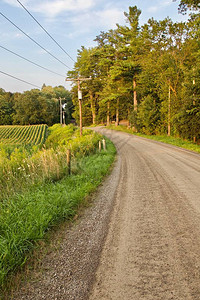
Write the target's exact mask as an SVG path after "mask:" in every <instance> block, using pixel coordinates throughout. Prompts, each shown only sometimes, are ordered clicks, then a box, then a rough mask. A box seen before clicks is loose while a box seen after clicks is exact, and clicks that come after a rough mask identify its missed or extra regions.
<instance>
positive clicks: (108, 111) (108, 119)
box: [106, 101, 110, 126]
mask: <svg viewBox="0 0 200 300" xmlns="http://www.w3.org/2000/svg"><path fill="white" fill-rule="evenodd" d="M106 125H107V126H109V125H110V102H109V101H108V104H107V122H106Z"/></svg>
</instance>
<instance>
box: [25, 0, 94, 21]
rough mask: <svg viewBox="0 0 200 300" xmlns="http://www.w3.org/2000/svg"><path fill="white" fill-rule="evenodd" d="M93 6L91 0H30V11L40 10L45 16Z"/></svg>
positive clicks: (53, 15)
mask: <svg viewBox="0 0 200 300" xmlns="http://www.w3.org/2000/svg"><path fill="white" fill-rule="evenodd" d="M93 6H94V1H93V0H56V1H42V2H41V1H40V2H39V3H35V1H34V2H32V5H31V6H30V7H31V9H32V11H35V12H40V13H42V14H44V15H45V16H47V17H50V18H52V17H56V16H58V15H59V14H60V13H63V12H81V11H84V10H88V9H90V8H92V7H93Z"/></svg>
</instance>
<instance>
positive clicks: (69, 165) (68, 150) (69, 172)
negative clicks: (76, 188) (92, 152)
mask: <svg viewBox="0 0 200 300" xmlns="http://www.w3.org/2000/svg"><path fill="white" fill-rule="evenodd" d="M67 166H68V174H69V175H70V174H71V150H70V149H67Z"/></svg>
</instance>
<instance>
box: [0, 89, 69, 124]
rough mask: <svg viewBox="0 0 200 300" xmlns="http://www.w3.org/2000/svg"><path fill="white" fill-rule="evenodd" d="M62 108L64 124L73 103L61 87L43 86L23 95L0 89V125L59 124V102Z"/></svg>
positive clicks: (67, 119) (67, 92) (66, 121)
mask: <svg viewBox="0 0 200 300" xmlns="http://www.w3.org/2000/svg"><path fill="white" fill-rule="evenodd" d="M59 98H61V99H62V104H63V105H64V104H65V105H64V107H63V108H62V111H64V112H65V123H66V124H68V123H70V120H71V118H72V111H73V103H72V98H71V94H70V92H69V91H68V90H66V89H65V88H64V87H63V86H57V87H51V86H46V85H45V84H44V85H43V87H42V89H41V90H39V89H32V90H30V91H25V92H23V93H11V92H5V91H4V90H3V89H0V125H29V124H31V125H33V124H47V125H49V126H51V125H53V124H55V123H59V122H60V101H59ZM63 122H64V120H63Z"/></svg>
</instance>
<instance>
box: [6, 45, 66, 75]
mask: <svg viewBox="0 0 200 300" xmlns="http://www.w3.org/2000/svg"><path fill="white" fill-rule="evenodd" d="M0 48H2V49H4V50H6V51H8V52H10V53H12V54H14V55H16V56H18V57H20V58H22V59H24V60H26V61H28V62H29V63H31V64H33V65H35V66H37V67H40V68H42V69H44V70H46V71H49V72H51V73H54V74H56V75H58V76H61V77H65V76H64V75H61V74H59V73H56V72H54V71H52V70H49V69H47V68H45V67H43V66H41V65H39V64H37V63H35V62H33V61H31V60H29V59H28V58H25V57H24V56H21V55H20V54H17V53H15V52H13V51H11V50H9V49H7V48H6V47H3V46H1V45H0Z"/></svg>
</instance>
